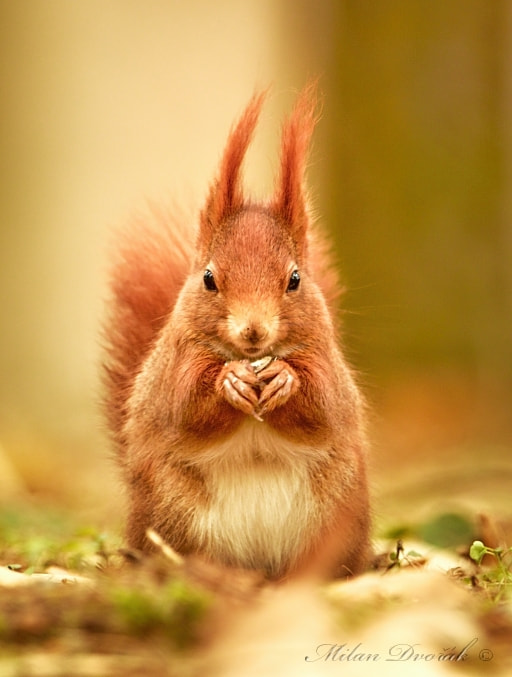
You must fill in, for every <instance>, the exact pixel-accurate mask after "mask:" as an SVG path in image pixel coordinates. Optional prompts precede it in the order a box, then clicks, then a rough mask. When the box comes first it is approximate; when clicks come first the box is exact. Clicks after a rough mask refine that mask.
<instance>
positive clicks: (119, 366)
mask: <svg viewBox="0 0 512 677" xmlns="http://www.w3.org/2000/svg"><path fill="white" fill-rule="evenodd" d="M264 98H265V94H264V93H257V94H255V95H254V96H253V97H252V99H251V100H250V102H249V104H248V105H247V107H246V109H245V111H244V112H243V114H242V116H241V117H240V119H239V120H238V122H237V124H236V125H235V126H234V127H233V128H232V130H231V133H230V135H229V137H228V141H227V144H226V148H225V150H224V153H223V156H222V159H221V163H220V169H219V171H218V174H217V177H216V179H215V180H214V181H213V182H212V184H211V185H210V189H209V192H208V195H207V199H206V203H205V205H204V207H203V209H202V211H201V213H200V215H199V223H198V226H197V227H195V226H194V225H193V224H192V223H191V221H190V220H189V219H187V218H184V216H183V215H182V214H179V213H178V212H177V211H172V212H169V213H163V212H161V211H158V210H156V209H153V210H152V213H151V215H150V218H144V219H137V220H135V221H134V222H133V223H132V224H131V227H130V228H128V229H126V230H125V231H124V232H123V233H121V234H120V236H119V241H118V244H117V251H116V255H115V257H114V261H113V266H112V273H111V285H110V288H111V293H112V298H111V302H110V315H109V318H108V321H107V323H106V327H105V331H104V336H105V339H106V360H105V371H104V373H105V385H106V388H105V393H106V395H105V409H106V415H107V419H108V422H109V426H110V429H111V432H112V436H113V439H114V442H115V444H116V447H117V454H118V458H119V462H120V464H121V467H122V470H123V472H124V476H125V480H126V485H127V487H128V498H129V503H130V513H129V518H128V538H129V541H130V543H131V545H132V546H133V547H137V548H141V549H143V550H147V549H150V548H151V546H150V544H149V541H148V540H147V538H146V530H147V529H148V528H153V529H155V530H156V531H158V532H159V533H160V535H161V536H162V537H163V538H164V539H165V540H167V542H168V543H169V544H170V545H171V546H173V547H174V548H176V549H177V550H178V551H180V552H182V553H187V552H197V553H199V554H201V555H203V556H205V557H207V558H209V559H213V560H215V561H219V562H221V563H223V564H227V565H234V566H247V567H253V568H262V569H264V570H266V571H267V573H268V574H269V575H272V576H283V575H286V574H288V573H290V572H291V571H293V570H298V569H300V567H301V566H303V565H304V564H305V563H307V562H308V561H312V560H313V559H314V558H315V557H317V556H318V553H319V552H321V551H322V547H324V548H325V547H326V546H325V543H328V544H330V545H329V548H330V549H332V547H333V546H332V543H336V544H337V543H338V536H339V538H340V539H341V545H336V546H335V547H334V549H335V550H336V553H335V559H336V564H337V566H338V570H340V567H341V570H345V571H350V572H356V571H358V570H360V569H361V568H362V567H363V566H364V563H365V561H366V558H367V555H368V547H369V546H368V529H369V510H368V496H367V483H366V470H365V449H364V447H365V440H364V421H363V419H364V416H363V409H364V407H363V404H362V400H361V397H360V395H359V392H358V389H357V387H356V385H355V383H354V379H353V377H352V373H351V370H350V369H349V367H348V366H347V364H346V362H345V360H344V357H343V355H342V353H341V350H340V348H339V344H338V336H337V327H336V320H335V312H334V309H335V305H336V300H337V296H338V294H339V292H340V285H339V282H338V280H337V276H336V274H335V273H334V269H333V267H332V265H331V262H330V257H329V252H328V247H327V245H326V243H325V240H323V238H322V237H321V236H320V234H319V233H318V232H317V231H315V230H314V228H313V226H312V224H311V216H310V210H309V207H308V199H307V195H306V191H305V186H304V174H305V168H306V162H307V156H308V149H309V145H310V140H311V135H312V133H313V130H314V127H315V124H316V121H317V115H316V96H315V87H314V85H309V86H307V87H306V88H305V89H304V90H303V92H302V93H301V94H300V96H299V98H298V100H297V103H296V105H295V108H294V109H293V112H292V113H291V115H290V116H289V118H288V119H287V120H286V121H285V123H284V125H283V129H282V137H281V138H282V140H281V149H280V171H279V174H278V177H277V180H276V188H275V191H274V195H273V196H272V198H271V199H270V200H269V201H268V202H266V203H254V202H252V201H250V200H248V199H247V198H246V197H245V195H244V190H243V187H242V182H241V167H242V162H243V159H244V156H245V154H246V151H247V148H248V146H249V143H250V141H251V138H252V135H253V132H254V129H255V126H256V123H257V120H258V117H259V114H260V111H261V107H262V104H263V101H264ZM337 534H338V535H337ZM340 534H341V535H340ZM323 544H324V545H323Z"/></svg>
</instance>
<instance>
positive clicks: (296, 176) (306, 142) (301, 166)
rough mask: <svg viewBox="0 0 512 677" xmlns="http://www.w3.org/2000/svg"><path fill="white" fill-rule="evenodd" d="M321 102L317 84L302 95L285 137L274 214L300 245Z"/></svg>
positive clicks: (282, 137) (304, 227) (303, 236)
mask: <svg viewBox="0 0 512 677" xmlns="http://www.w3.org/2000/svg"><path fill="white" fill-rule="evenodd" d="M317 101H318V97H317V81H316V80H314V81H312V82H310V83H309V84H307V85H306V87H304V89H303V90H302V92H301V93H300V94H299V97H298V99H297V102H296V104H295V107H294V109H293V111H292V113H291V115H290V116H289V117H288V119H287V120H286V121H285V123H284V125H283V131H282V136H281V171H280V175H279V178H278V181H277V186H276V192H275V195H274V202H273V210H274V212H275V213H276V214H277V215H278V216H279V217H280V218H281V219H283V220H284V221H285V223H286V224H287V225H288V227H289V228H290V229H291V232H292V235H293V237H294V239H295V240H296V241H297V242H304V241H305V237H306V232H307V225H308V218H307V196H306V191H305V187H304V175H305V171H306V163H307V159H308V153H309V147H310V142H311V137H312V135H313V131H314V129H315V125H316V123H317V121H318V118H319V114H318V112H317Z"/></svg>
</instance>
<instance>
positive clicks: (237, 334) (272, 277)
mask: <svg viewBox="0 0 512 677" xmlns="http://www.w3.org/2000/svg"><path fill="white" fill-rule="evenodd" d="M198 277H199V275H198ZM305 278H306V275H305V271H303V270H301V266H300V265H299V264H298V263H297V252H296V251H294V245H293V242H292V241H291V239H290V237H289V235H288V233H287V231H286V230H285V229H284V228H283V226H282V224H280V223H279V221H278V220H276V219H275V218H274V217H272V216H271V215H270V214H268V213H266V212H265V211H264V210H262V209H261V208H260V209H251V208H249V209H245V210H243V211H242V212H241V213H239V214H238V215H237V216H236V217H234V218H232V219H231V220H230V221H229V222H227V223H226V224H223V227H222V229H221V231H220V232H219V233H218V234H217V237H216V238H215V241H214V243H213V246H212V248H211V252H210V259H209V260H208V262H207V263H206V266H205V268H204V270H203V271H202V272H201V279H200V280H199V279H198V283H199V284H200V285H201V287H202V289H201V295H200V297H201V303H200V305H201V309H200V316H201V318H202V319H203V320H206V318H208V321H206V322H204V321H203V322H202V326H203V328H205V329H206V332H207V333H208V335H209V338H210V339H211V340H212V342H213V344H214V347H215V349H216V350H217V351H219V352H221V353H222V354H223V356H225V357H226V358H229V359H244V358H248V359H256V358H258V357H262V356H264V355H273V356H284V355H285V354H286V353H287V352H289V350H290V348H291V347H292V346H294V345H295V344H296V342H297V339H298V331H299V329H300V326H301V324H302V323H303V320H302V323H301V322H300V318H301V317H303V312H304V309H303V308H302V309H301V303H303V299H304V283H305Z"/></svg>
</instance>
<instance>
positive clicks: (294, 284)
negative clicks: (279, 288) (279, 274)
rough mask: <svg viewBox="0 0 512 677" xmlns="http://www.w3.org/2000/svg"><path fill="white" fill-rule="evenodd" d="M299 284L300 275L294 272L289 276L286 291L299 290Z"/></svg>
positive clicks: (296, 271)
mask: <svg viewBox="0 0 512 677" xmlns="http://www.w3.org/2000/svg"><path fill="white" fill-rule="evenodd" d="M299 284H300V275H299V271H298V270H294V271H293V273H292V274H291V275H290V280H289V282H288V287H287V289H286V291H296V290H297V289H298V288H299Z"/></svg>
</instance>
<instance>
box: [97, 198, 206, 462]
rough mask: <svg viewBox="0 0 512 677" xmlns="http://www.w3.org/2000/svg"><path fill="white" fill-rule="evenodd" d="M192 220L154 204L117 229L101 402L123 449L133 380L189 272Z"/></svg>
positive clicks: (104, 332)
mask: <svg viewBox="0 0 512 677" xmlns="http://www.w3.org/2000/svg"><path fill="white" fill-rule="evenodd" d="M189 224H190V217H188V218H187V217H186V215H185V214H184V213H181V212H179V211H178V210H175V209H173V210H169V211H164V210H162V209H159V208H157V207H155V206H154V205H151V208H150V211H149V214H147V215H144V216H137V217H136V218H134V219H132V222H131V223H130V224H129V226H128V227H127V228H123V229H122V230H121V231H120V232H119V233H116V238H115V249H114V251H113V252H112V253H111V259H110V260H111V261H113V264H112V265H111V268H110V278H109V289H110V300H109V313H108V316H107V318H106V320H105V322H104V325H103V345H104V349H105V355H106V359H105V360H104V364H103V381H104V398H103V403H104V408H105V411H106V415H107V422H108V426H109V429H110V432H111V434H112V436H113V439H114V442H115V443H116V444H117V446H118V450H119V451H120V449H121V448H122V446H123V433H122V429H123V424H124V421H125V417H126V404H127V401H128V398H129V396H130V391H131V388H132V385H133V382H134V379H135V377H136V375H137V372H138V370H139V369H140V367H141V365H142V362H143V360H144V358H145V357H146V355H147V354H148V352H149V350H150V349H151V347H152V345H153V343H154V341H155V339H156V337H157V336H158V334H159V332H160V330H161V329H162V327H163V325H164V324H165V322H166V319H167V318H168V316H169V313H170V312H171V311H172V309H173V307H174V305H175V303H176V299H177V296H178V293H179V291H180V289H181V287H182V285H183V283H184V282H185V280H186V278H187V275H188V274H189V272H190V266H191V261H192V257H193V247H194V239H195V234H194V233H193V232H192V229H191V227H190V225H189Z"/></svg>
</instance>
